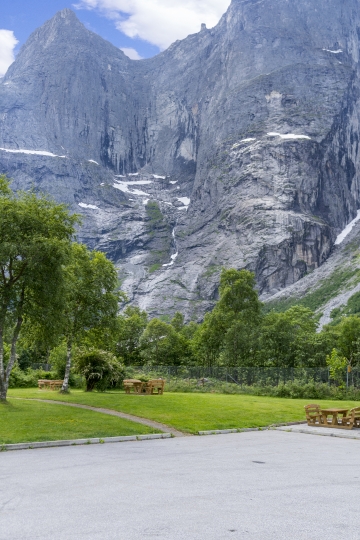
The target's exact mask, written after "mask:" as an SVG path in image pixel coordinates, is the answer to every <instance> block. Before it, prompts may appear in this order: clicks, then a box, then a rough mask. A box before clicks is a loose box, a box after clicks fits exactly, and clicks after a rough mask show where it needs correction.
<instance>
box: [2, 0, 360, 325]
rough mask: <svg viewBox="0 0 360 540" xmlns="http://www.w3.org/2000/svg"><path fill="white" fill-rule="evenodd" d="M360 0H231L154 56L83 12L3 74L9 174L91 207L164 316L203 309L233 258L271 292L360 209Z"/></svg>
mask: <svg viewBox="0 0 360 540" xmlns="http://www.w3.org/2000/svg"><path fill="white" fill-rule="evenodd" d="M359 38H360V6H359V3H358V1H357V0H312V1H308V0H299V1H298V2H289V1H288V0H277V1H276V2H273V0H261V1H258V0H233V1H232V3H231V5H230V7H229V9H228V11H227V13H226V14H224V16H223V17H222V19H221V20H220V22H219V24H218V25H217V26H216V27H215V28H213V29H211V30H208V29H206V28H205V27H202V29H201V31H200V32H199V33H198V34H194V35H191V36H188V37H187V38H186V39H184V40H182V41H177V42H176V43H174V44H173V45H172V46H171V47H170V48H169V49H168V50H166V51H164V52H163V53H161V54H159V55H158V56H156V57H154V58H151V59H148V60H142V61H132V60H130V59H128V58H127V57H126V56H125V55H124V54H123V53H122V51H120V50H118V49H117V48H116V47H114V46H112V45H111V44H110V43H108V42H106V41H104V40H103V39H102V38H100V37H99V36H97V35H96V34H94V33H92V32H90V31H88V30H87V29H86V28H85V27H84V26H83V25H82V24H81V23H80V22H79V21H78V19H77V18H76V16H75V14H74V13H73V12H72V11H70V10H63V11H61V12H59V13H57V14H56V15H55V17H54V18H53V19H51V20H50V21H48V22H46V23H45V24H44V25H43V26H42V27H41V28H40V29H38V30H36V31H35V32H34V33H33V34H32V35H31V37H30V38H29V40H28V42H27V43H26V44H25V46H24V47H23V48H22V49H21V51H20V53H19V54H18V56H17V58H16V61H15V62H14V64H13V65H12V66H11V67H10V68H9V70H8V72H7V74H6V75H5V77H4V78H3V79H2V80H1V81H0V171H1V172H5V173H6V174H8V175H9V176H10V177H12V178H13V179H14V182H13V186H14V187H15V188H16V189H19V188H22V189H29V188H30V187H35V189H37V190H39V191H43V192H47V193H50V194H51V195H52V196H54V197H55V198H56V199H57V200H61V201H64V202H66V203H68V204H69V205H70V207H71V208H72V209H73V210H76V211H77V212H81V213H83V214H84V221H83V226H82V228H81V229H80V230H79V239H80V240H82V241H85V242H86V243H87V244H88V245H89V246H90V247H94V248H97V249H101V250H103V251H105V252H106V253H107V254H108V255H109V257H110V258H111V259H112V260H113V261H114V262H115V263H116V264H117V266H118V267H119V274H120V278H121V280H122V283H123V285H122V286H123V288H124V289H125V290H126V292H127V293H128V296H129V298H130V300H131V301H133V302H134V303H137V304H138V305H140V306H141V307H142V308H145V309H147V310H148V311H149V312H150V313H151V314H157V315H159V314H171V313H173V312H174V311H176V310H181V311H183V312H184V313H186V314H187V316H188V317H195V318H196V317H201V316H202V314H203V313H204V311H205V310H207V309H209V308H210V307H211V306H212V305H213V303H214V300H215V299H216V297H217V285H218V278H219V272H220V269H221V267H222V266H226V267H236V268H247V269H249V270H252V271H254V272H255V273H256V278H257V283H258V287H259V290H260V292H261V294H262V297H263V298H268V297H270V296H272V295H274V294H275V293H277V292H278V291H280V290H281V289H283V288H284V287H287V286H289V285H291V284H293V283H295V282H297V281H298V280H300V279H301V278H302V277H303V276H305V275H306V274H308V273H310V272H312V271H313V270H314V269H316V268H318V267H319V266H320V265H321V264H322V263H323V262H324V261H325V260H326V259H327V258H328V257H329V255H330V253H331V251H332V248H333V245H334V241H335V238H336V236H337V235H338V234H339V232H340V231H341V230H342V229H343V228H344V227H345V226H346V224H347V223H348V222H350V221H351V220H352V219H353V218H354V217H355V216H356V213H357V209H358V208H360V185H359V167H360V164H359V115H360V112H359V111H360V106H359V99H360V92H359V90H360V84H359V80H360V79H359Z"/></svg>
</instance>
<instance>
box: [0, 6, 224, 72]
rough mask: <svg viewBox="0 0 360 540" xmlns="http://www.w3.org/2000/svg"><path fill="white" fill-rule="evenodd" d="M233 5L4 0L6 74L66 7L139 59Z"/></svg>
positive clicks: (0, 37) (0, 16)
mask: <svg viewBox="0 0 360 540" xmlns="http://www.w3.org/2000/svg"><path fill="white" fill-rule="evenodd" d="M229 4H230V0H73V1H69V0H31V1H29V0H10V1H9V0H8V1H6V0H2V6H1V12H0V76H2V75H3V74H4V73H5V71H6V69H7V67H8V65H9V64H10V63H11V61H13V58H14V54H15V55H16V53H17V51H18V50H19V48H20V47H21V45H23V44H24V43H25V41H26V39H27V38H28V37H29V35H30V34H31V33H32V32H33V31H34V30H35V29H36V28H38V27H39V26H41V25H42V24H43V23H44V22H45V21H46V20H48V19H50V18H51V17H53V16H54V15H55V13H56V12H57V11H59V10H61V9H64V8H71V9H73V10H74V11H75V12H76V14H77V16H78V18H79V19H80V21H81V22H82V23H83V24H84V25H85V26H86V27H87V28H89V29H90V30H92V31H93V32H96V33H97V34H99V35H101V36H102V37H103V38H105V39H107V40H108V41H110V42H111V43H113V44H114V45H115V46H116V47H119V48H122V49H125V51H124V52H125V53H127V54H128V56H130V57H132V58H133V59H138V58H149V57H151V56H154V55H155V54H157V53H158V52H159V51H160V50H163V49H166V48H167V47H168V46H169V45H170V44H171V43H173V42H174V41H176V40H177V39H183V38H185V37H186V36H187V35H188V34H191V33H194V32H198V31H199V30H200V25H201V23H202V22H204V23H206V24H207V25H208V27H212V26H214V25H215V24H217V22H218V21H219V19H220V17H221V15H222V14H223V13H224V12H225V11H226V9H227V7H228V6H229ZM15 38H16V40H17V41H18V43H17V44H16V43H15Z"/></svg>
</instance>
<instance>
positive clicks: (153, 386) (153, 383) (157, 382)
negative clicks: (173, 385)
mask: <svg viewBox="0 0 360 540" xmlns="http://www.w3.org/2000/svg"><path fill="white" fill-rule="evenodd" d="M123 385H124V389H125V393H126V394H130V393H131V391H133V392H134V394H146V395H154V394H163V393H164V387H165V379H151V380H150V381H148V382H142V381H139V380H138V379H124V381H123Z"/></svg>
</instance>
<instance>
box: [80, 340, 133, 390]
mask: <svg viewBox="0 0 360 540" xmlns="http://www.w3.org/2000/svg"><path fill="white" fill-rule="evenodd" d="M74 367H75V371H76V372H77V373H78V374H80V375H82V376H83V377H84V378H85V382H86V392H92V391H93V390H95V389H96V390H99V391H101V392H104V391H105V390H107V389H108V388H110V387H111V386H116V385H118V384H120V383H122V381H123V380H124V373H125V370H124V366H123V364H122V363H121V362H119V360H118V359H117V358H116V356H114V355H113V354H112V353H110V352H108V351H101V350H99V349H95V348H91V349H79V350H78V351H77V353H76V355H75V362H74Z"/></svg>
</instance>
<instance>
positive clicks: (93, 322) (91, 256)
mask: <svg viewBox="0 0 360 540" xmlns="http://www.w3.org/2000/svg"><path fill="white" fill-rule="evenodd" d="M65 281H66V295H65V296H66V298H65V302H66V307H65V312H64V317H65V324H64V336H65V338H66V343H67V360H66V369H65V376H64V383H63V386H62V390H61V391H62V392H68V387H69V376H70V369H71V358H72V349H73V346H74V345H75V344H80V342H81V339H82V338H84V337H85V336H86V334H87V333H88V332H90V331H92V330H94V329H100V328H108V327H111V326H112V327H113V328H115V324H116V315H117V311H118V303H119V301H120V300H121V299H123V300H124V299H125V295H124V294H123V293H121V292H120V291H119V290H118V277H117V272H116V269H115V267H114V265H113V263H112V262H111V261H109V260H108V259H107V258H106V257H105V255H104V254H103V253H100V252H99V251H90V250H88V249H87V247H86V246H84V245H82V244H73V245H72V250H71V259H70V263H69V264H68V265H67V266H66V268H65Z"/></svg>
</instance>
